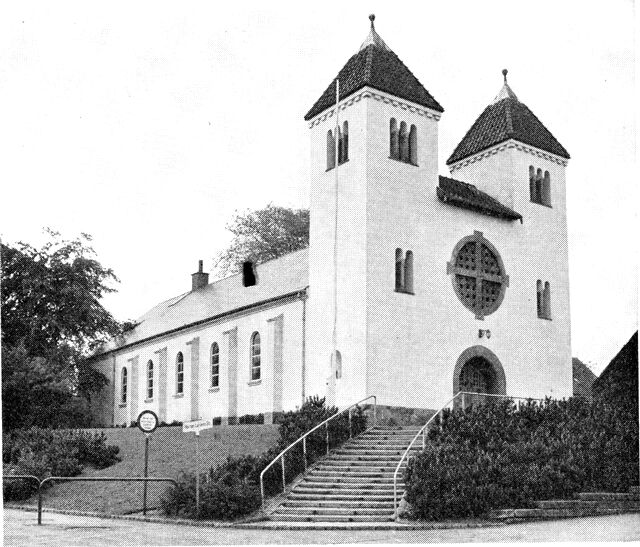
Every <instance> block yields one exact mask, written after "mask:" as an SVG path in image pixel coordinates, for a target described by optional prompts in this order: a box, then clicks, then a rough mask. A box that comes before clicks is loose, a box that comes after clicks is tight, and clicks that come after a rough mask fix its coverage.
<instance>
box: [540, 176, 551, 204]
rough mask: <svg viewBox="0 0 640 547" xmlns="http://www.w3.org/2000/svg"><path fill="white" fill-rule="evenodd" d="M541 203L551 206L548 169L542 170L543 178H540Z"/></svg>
mask: <svg viewBox="0 0 640 547" xmlns="http://www.w3.org/2000/svg"><path fill="white" fill-rule="evenodd" d="M542 203H543V205H548V206H549V207H550V206H551V175H550V174H549V171H545V172H544V178H543V179H542Z"/></svg>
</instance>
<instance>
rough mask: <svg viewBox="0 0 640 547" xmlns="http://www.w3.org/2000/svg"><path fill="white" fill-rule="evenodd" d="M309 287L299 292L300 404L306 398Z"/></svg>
mask: <svg viewBox="0 0 640 547" xmlns="http://www.w3.org/2000/svg"><path fill="white" fill-rule="evenodd" d="M308 290H309V287H308V286H307V287H305V289H304V291H301V292H300V299H301V300H302V404H304V399H305V396H306V393H305V391H306V389H305V388H306V386H305V382H306V376H307V362H306V358H307V298H308V294H307V291H308Z"/></svg>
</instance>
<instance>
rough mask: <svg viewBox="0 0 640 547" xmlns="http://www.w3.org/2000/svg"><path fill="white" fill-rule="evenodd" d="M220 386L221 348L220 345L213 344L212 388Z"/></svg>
mask: <svg viewBox="0 0 640 547" xmlns="http://www.w3.org/2000/svg"><path fill="white" fill-rule="evenodd" d="M219 385H220V348H219V347H218V343H217V342H214V343H213V344H211V387H218V386H219Z"/></svg>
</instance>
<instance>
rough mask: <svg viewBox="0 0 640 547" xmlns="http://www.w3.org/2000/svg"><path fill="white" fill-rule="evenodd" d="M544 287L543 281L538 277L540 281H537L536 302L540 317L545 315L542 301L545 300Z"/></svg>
mask: <svg viewBox="0 0 640 547" xmlns="http://www.w3.org/2000/svg"><path fill="white" fill-rule="evenodd" d="M543 290H544V289H543V288H542V281H540V280H539V279H538V281H537V282H536V295H537V296H536V304H537V309H538V317H540V318H543V317H544V310H543V308H542V301H543V295H542V293H543Z"/></svg>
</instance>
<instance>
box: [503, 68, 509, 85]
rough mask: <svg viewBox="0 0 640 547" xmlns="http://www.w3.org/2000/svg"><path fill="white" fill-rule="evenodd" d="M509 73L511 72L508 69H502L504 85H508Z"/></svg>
mask: <svg viewBox="0 0 640 547" xmlns="http://www.w3.org/2000/svg"><path fill="white" fill-rule="evenodd" d="M508 73H509V71H508V70H507V69H506V68H503V69H502V75H503V76H504V83H505V84H506V83H507V74H508Z"/></svg>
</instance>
